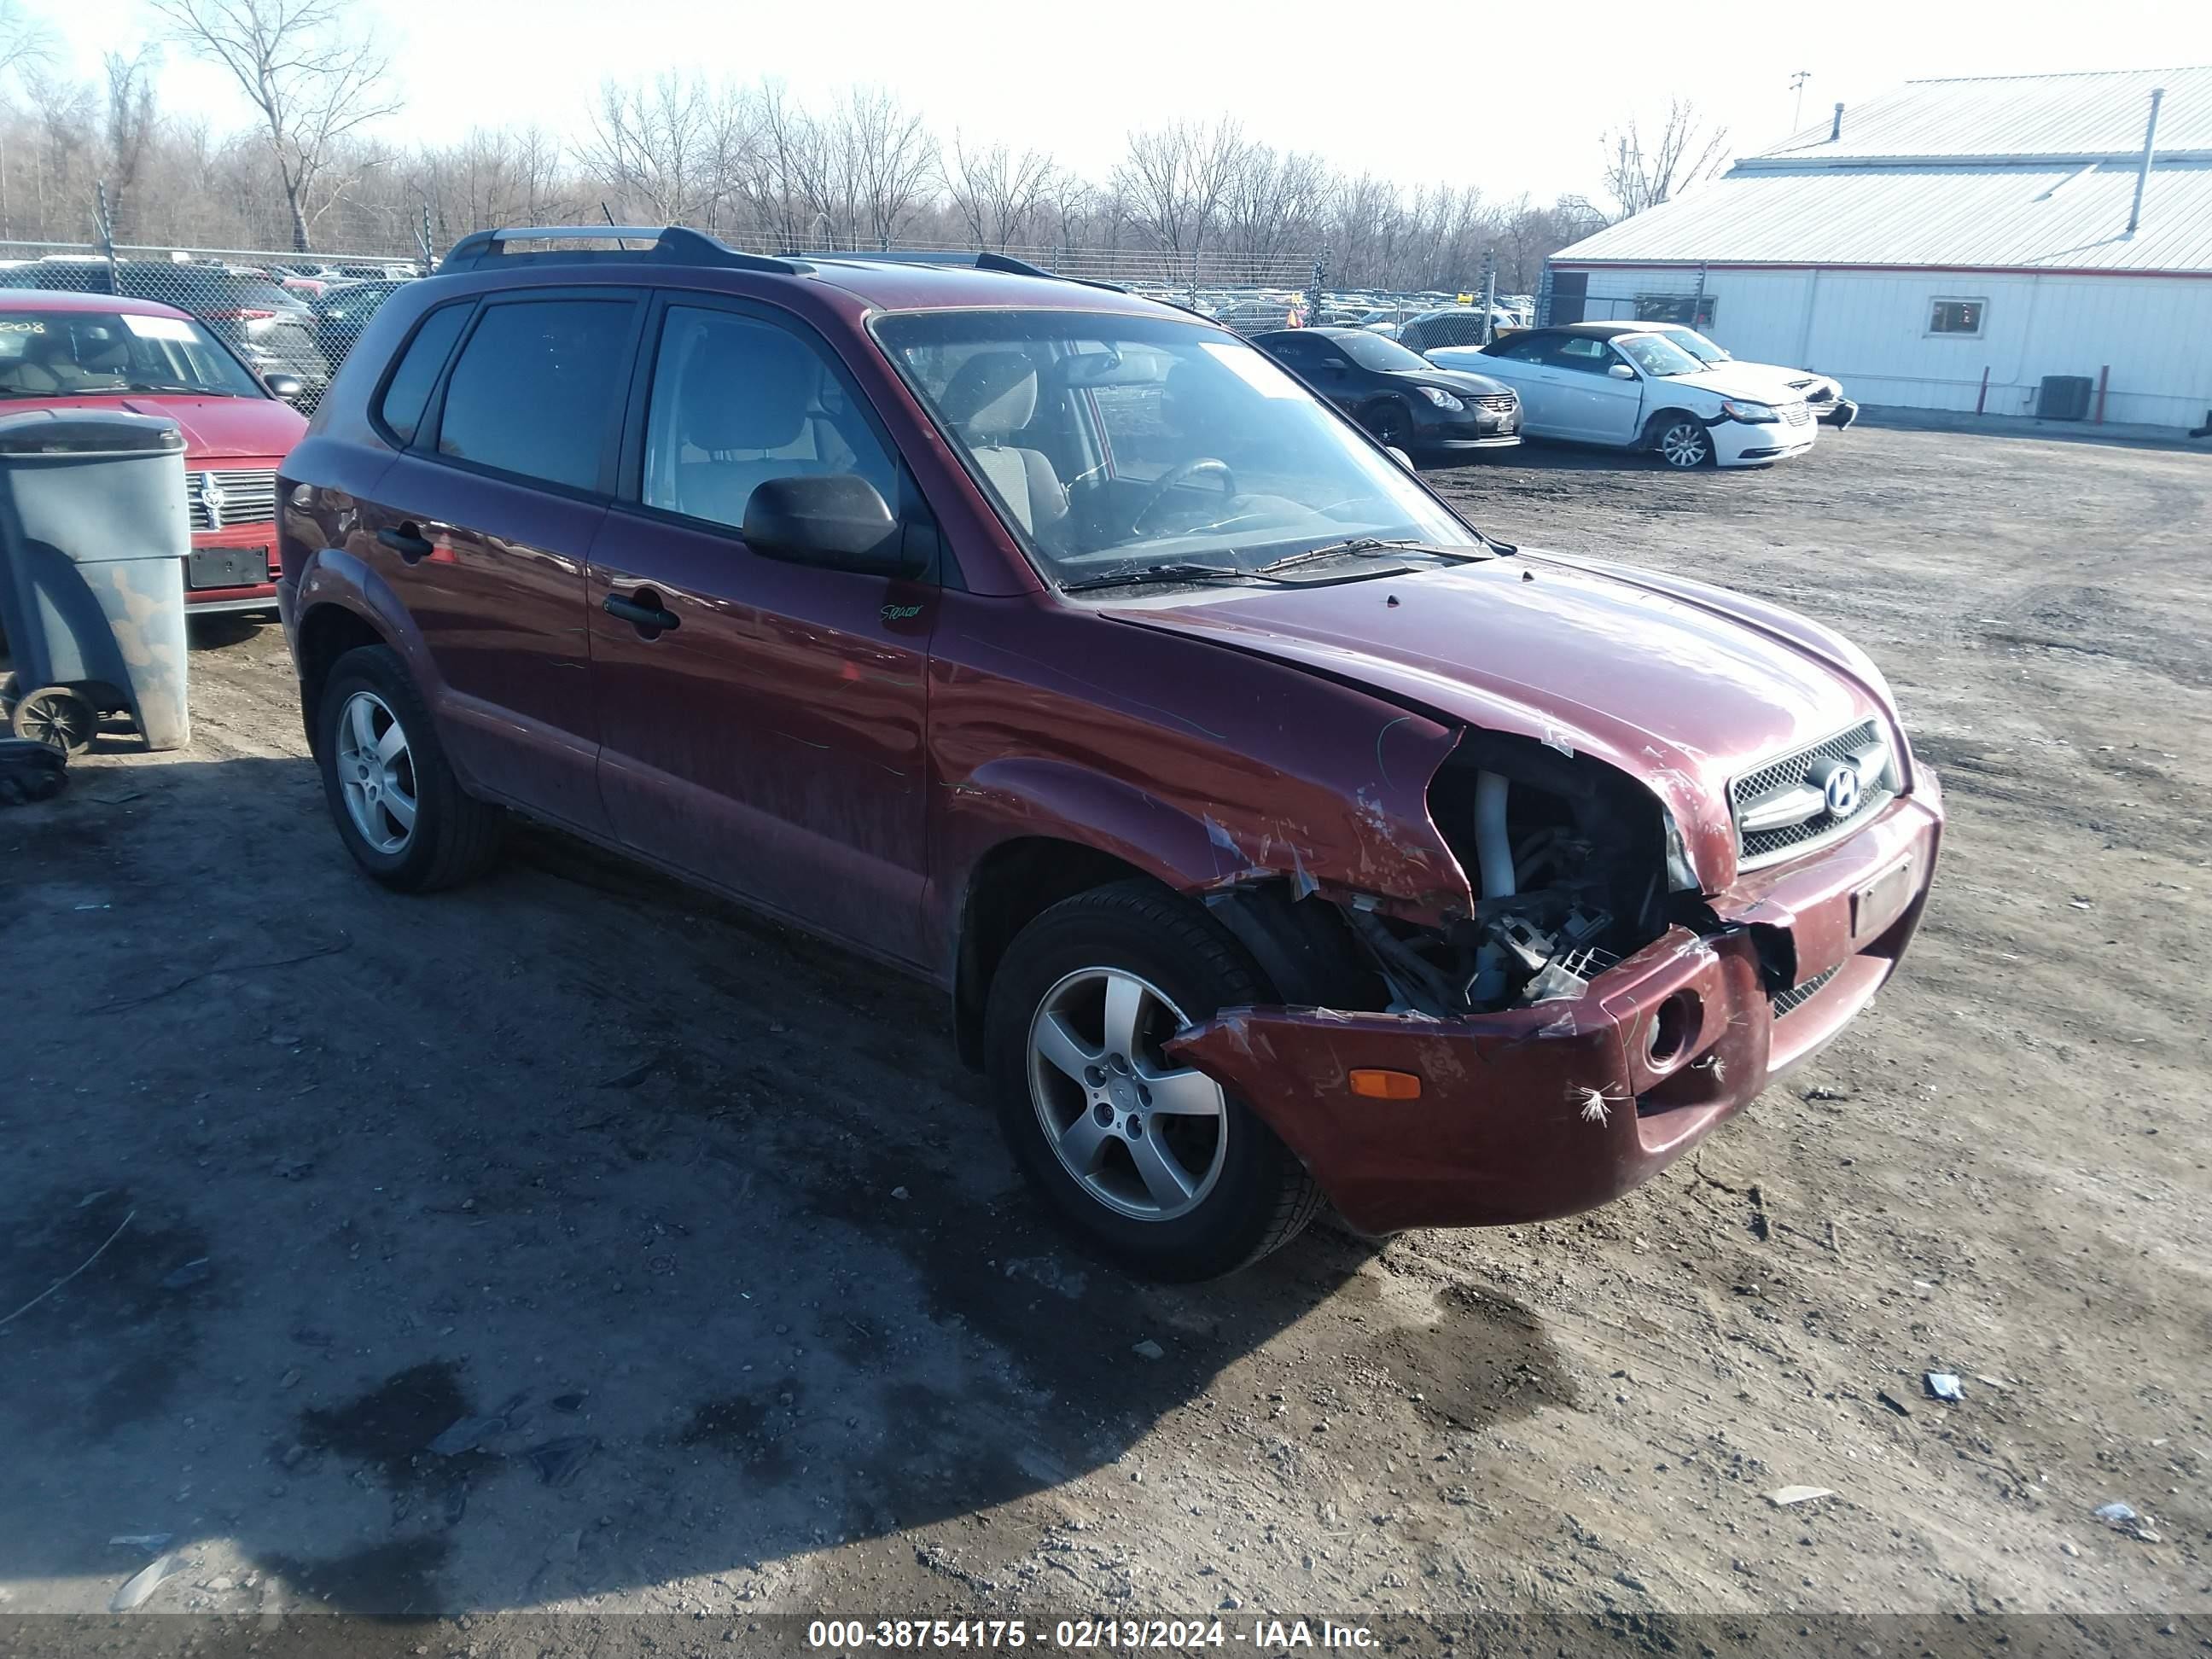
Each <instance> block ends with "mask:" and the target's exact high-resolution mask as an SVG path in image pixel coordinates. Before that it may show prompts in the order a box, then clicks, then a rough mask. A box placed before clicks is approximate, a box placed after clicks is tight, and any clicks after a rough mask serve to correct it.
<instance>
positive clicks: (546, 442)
mask: <svg viewBox="0 0 2212 1659" xmlns="http://www.w3.org/2000/svg"><path fill="white" fill-rule="evenodd" d="M633 309H634V307H632V306H631V304H630V302H629V301H627V300H525V301H517V302H514V303H512V304H507V305H495V306H491V307H488V308H487V309H486V310H485V311H484V313H483V319H482V320H481V321H480V322H478V323H477V326H476V330H475V331H474V332H473V333H471V335H470V336H469V338H468V343H467V344H465V345H464V346H463V347H462V348H461V355H460V358H459V361H458V362H455V363H454V365H453V374H451V375H450V376H449V377H448V378H447V382H446V405H445V412H444V414H443V415H442V416H441V418H440V420H439V422H438V453H440V454H441V455H447V456H451V457H453V459H456V460H465V461H471V462H474V463H475V464H476V465H479V466H489V467H495V468H496V469H498V470H499V471H502V472H513V473H516V474H519V475H520V476H521V477H526V478H537V479H541V480H543V481H544V482H545V483H554V484H562V485H565V486H567V487H568V488H569V489H596V488H597V487H598V486H599V472H600V466H601V463H602V460H603V459H604V457H605V453H606V449H607V443H608V440H609V438H610V437H611V435H612V433H613V430H614V423H615V422H616V420H617V418H618V417H619V416H620V414H621V411H622V397H621V392H622V387H623V381H624V380H626V379H627V378H628V376H629V332H630V316H631V313H632V311H633Z"/></svg>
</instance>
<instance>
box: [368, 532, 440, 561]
mask: <svg viewBox="0 0 2212 1659" xmlns="http://www.w3.org/2000/svg"><path fill="white" fill-rule="evenodd" d="M376 539H377V540H378V541H379V542H380V543H382V544H384V545H385V546H386V547H388V548H390V549H391V550H392V551H393V552H394V553H397V554H398V556H400V557H401V558H403V559H404V560H406V561H407V562H408V563H410V564H413V563H414V562H416V560H418V559H427V558H428V557H429V556H430V555H431V554H432V553H434V552H435V551H436V549H435V548H434V547H432V546H431V545H430V544H429V543H428V542H426V541H424V540H423V539H422V537H421V536H419V535H417V534H416V531H415V526H413V525H411V524H403V525H401V526H399V528H398V529H397V530H380V531H378V532H376Z"/></svg>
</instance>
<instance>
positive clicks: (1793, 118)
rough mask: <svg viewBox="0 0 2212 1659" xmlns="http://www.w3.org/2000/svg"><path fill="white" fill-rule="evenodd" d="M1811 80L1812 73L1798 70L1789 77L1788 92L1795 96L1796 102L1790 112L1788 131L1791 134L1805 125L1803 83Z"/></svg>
mask: <svg viewBox="0 0 2212 1659" xmlns="http://www.w3.org/2000/svg"><path fill="white" fill-rule="evenodd" d="M1812 78H1813V71H1812V70H1798V71H1797V72H1796V74H1795V75H1793V76H1790V91H1791V92H1793V93H1795V94H1796V95H1797V101H1796V103H1795V104H1794V105H1792V106H1790V131H1792V132H1795V131H1797V129H1798V128H1800V127H1802V126H1803V125H1805V83H1806V82H1808V81H1809V80H1811V79H1812Z"/></svg>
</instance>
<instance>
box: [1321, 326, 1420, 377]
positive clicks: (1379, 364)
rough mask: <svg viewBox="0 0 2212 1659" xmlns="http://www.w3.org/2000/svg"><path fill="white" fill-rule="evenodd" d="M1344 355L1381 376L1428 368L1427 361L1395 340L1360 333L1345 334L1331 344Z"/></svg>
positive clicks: (1378, 335)
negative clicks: (1410, 369)
mask: <svg viewBox="0 0 2212 1659" xmlns="http://www.w3.org/2000/svg"><path fill="white" fill-rule="evenodd" d="M1331 343H1332V344H1334V345H1336V346H1338V347H1339V348H1340V349H1342V351H1343V353H1344V355H1345V356H1347V357H1349V358H1351V359H1352V362H1355V363H1358V365H1359V366H1360V368H1371V369H1374V370H1375V371H1376V372H1377V373H1378V374H1403V373H1405V371H1406V370H1407V369H1409V368H1412V369H1420V370H1424V371H1425V370H1426V369H1427V368H1429V362H1428V360H1427V359H1426V358H1425V357H1423V356H1419V354H1418V353H1415V352H1411V351H1408V350H1407V349H1406V348H1405V347H1403V346H1401V345H1400V344H1399V343H1397V342H1396V341H1395V340H1386V339H1384V338H1383V337H1382V336H1381V335H1380V334H1369V333H1366V332H1364V331H1363V332H1361V333H1358V334H1347V335H1345V336H1344V337H1342V338H1340V339H1338V340H1335V341H1333V342H1331Z"/></svg>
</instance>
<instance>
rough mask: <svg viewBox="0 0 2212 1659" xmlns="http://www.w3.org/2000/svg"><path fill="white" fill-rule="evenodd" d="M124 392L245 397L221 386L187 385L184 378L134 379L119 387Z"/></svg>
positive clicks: (205, 396) (206, 396)
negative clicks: (128, 383)
mask: <svg viewBox="0 0 2212 1659" xmlns="http://www.w3.org/2000/svg"><path fill="white" fill-rule="evenodd" d="M117 389H118V391H123V392H185V393H186V394H187V395H189V396H191V397H194V398H243V397H245V396H246V393H245V392H226V391H224V390H223V389H222V387H221V386H187V385H186V384H185V382H184V381H182V380H133V381H131V384H130V385H129V386H121V387H118V388H117Z"/></svg>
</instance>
